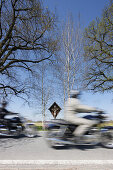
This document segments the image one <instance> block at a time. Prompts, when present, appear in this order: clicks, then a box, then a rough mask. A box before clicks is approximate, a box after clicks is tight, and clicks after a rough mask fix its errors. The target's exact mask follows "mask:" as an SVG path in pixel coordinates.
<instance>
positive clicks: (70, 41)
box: [60, 15, 82, 102]
mask: <svg viewBox="0 0 113 170" xmlns="http://www.w3.org/2000/svg"><path fill="white" fill-rule="evenodd" d="M62 39H63V41H62V44H63V56H62V58H61V59H60V62H61V65H60V67H61V68H60V69H61V70H62V73H61V74H62V77H61V74H60V78H61V81H62V83H63V89H64V102H65V98H66V96H68V97H69V92H70V90H71V89H73V88H76V89H77V88H78V79H79V80H80V69H81V66H82V57H81V54H82V33H81V30H80V21H79V22H78V24H77V25H76V26H75V25H74V22H73V18H72V16H71V15H69V16H68V17H67V21H66V23H65V24H64V28H63V33H62Z"/></svg>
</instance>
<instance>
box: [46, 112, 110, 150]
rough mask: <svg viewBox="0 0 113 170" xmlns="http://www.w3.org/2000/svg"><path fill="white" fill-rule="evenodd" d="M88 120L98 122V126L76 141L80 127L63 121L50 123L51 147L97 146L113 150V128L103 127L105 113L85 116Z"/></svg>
mask: <svg viewBox="0 0 113 170" xmlns="http://www.w3.org/2000/svg"><path fill="white" fill-rule="evenodd" d="M84 118H86V119H90V120H97V122H98V123H97V124H95V125H94V126H93V127H91V128H89V130H88V131H87V132H86V133H85V134H84V135H83V136H82V137H81V138H80V139H78V140H77V139H76V138H75V136H74V135H73V132H74V130H75V129H76V128H77V127H78V125H74V124H72V123H70V122H67V121H65V120H63V119H56V120H52V121H50V122H49V123H48V124H47V125H46V127H47V133H46V140H47V142H48V144H49V146H50V147H52V148H58V147H61V146H69V145H97V144H99V143H100V144H101V145H102V146H103V147H106V148H112V149H113V126H104V127H101V126H100V125H102V123H105V122H106V115H105V114H104V113H97V114H94V115H93V114H92V115H86V116H84Z"/></svg>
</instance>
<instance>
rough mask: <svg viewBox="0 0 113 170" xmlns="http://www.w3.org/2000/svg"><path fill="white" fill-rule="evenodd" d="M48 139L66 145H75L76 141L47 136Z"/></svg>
mask: <svg viewBox="0 0 113 170" xmlns="http://www.w3.org/2000/svg"><path fill="white" fill-rule="evenodd" d="M47 140H48V141H55V142H56V143H59V144H61V143H62V144H65V145H75V143H74V142H71V141H66V140H62V139H57V138H47Z"/></svg>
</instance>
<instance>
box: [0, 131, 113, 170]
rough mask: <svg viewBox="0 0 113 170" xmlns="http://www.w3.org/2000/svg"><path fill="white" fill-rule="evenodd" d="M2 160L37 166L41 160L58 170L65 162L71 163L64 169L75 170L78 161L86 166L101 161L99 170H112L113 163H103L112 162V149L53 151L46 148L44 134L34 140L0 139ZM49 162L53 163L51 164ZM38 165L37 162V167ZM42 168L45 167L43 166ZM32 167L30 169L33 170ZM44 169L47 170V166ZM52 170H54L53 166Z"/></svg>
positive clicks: (82, 167) (76, 148) (81, 147)
mask: <svg viewBox="0 0 113 170" xmlns="http://www.w3.org/2000/svg"><path fill="white" fill-rule="evenodd" d="M4 160H5V161H7V160H9V161H10V160H15V161H16V160H21V161H24V160H27V161H30V160H32V161H35V163H36V164H37V162H36V161H41V160H42V161H50V162H49V163H50V164H54V165H56V167H57V165H58V164H60V166H59V167H57V168H56V169H60V168H61V169H62V164H65V163H66V161H67V162H68V161H72V163H71V162H68V163H67V164H66V167H67V168H68V166H69V164H71V167H70V168H69V169H73V166H74V168H75V164H76V163H78V162H79V161H86V164H87V162H89V161H96V160H101V161H102V162H101V163H99V164H98V167H97V169H98V168H99V166H101V167H102V169H103V167H104V168H105V167H106V166H107V169H106V170H109V166H110V169H111V166H112V169H113V163H110V164H109V163H108V164H106V166H105V165H104V164H103V163H105V161H106V160H110V161H111V162H112V160H113V149H106V148H102V147H101V146H96V147H92V146H84V147H83V146H72V147H69V148H62V149H57V150H55V149H52V148H50V147H48V145H47V143H46V141H45V138H44V132H41V133H40V134H39V136H37V137H36V138H26V137H24V136H22V137H20V138H18V139H15V138H11V137H10V138H5V137H2V138H0V161H4ZM51 161H53V163H52V162H51ZM55 161H57V162H55ZM62 161H64V162H62ZM27 163H28V162H27ZM73 163H74V164H73ZM92 163H95V162H91V163H90V164H89V165H88V167H89V169H90V168H91V167H90V166H92ZM97 163H98V162H97ZM39 164H40V163H39V162H38V164H37V165H39ZM46 164H48V162H46ZM83 165H84V163H83V162H82V163H81V164H79V165H76V168H75V169H77V167H78V169H77V170H79V169H80V167H81V169H80V170H82V169H84V166H83ZM2 166H4V165H2ZM24 166H25V165H24ZM32 166H33V167H34V163H32ZM43 166H45V165H44V164H43ZM95 166H97V164H95ZM95 166H94V167H95ZM20 167H21V166H20ZM33 167H32V168H31V169H33ZM41 167H42V166H40V168H39V169H41ZM66 167H65V168H66ZM88 167H87V170H88ZM101 167H100V168H99V169H101ZM52 168H53V166H52V167H51V168H50V167H49V169H52ZM65 168H63V169H65ZM0 169H1V167H0ZM45 169H47V166H46V168H45ZM53 169H55V166H54V168H53ZM92 169H93V168H92Z"/></svg>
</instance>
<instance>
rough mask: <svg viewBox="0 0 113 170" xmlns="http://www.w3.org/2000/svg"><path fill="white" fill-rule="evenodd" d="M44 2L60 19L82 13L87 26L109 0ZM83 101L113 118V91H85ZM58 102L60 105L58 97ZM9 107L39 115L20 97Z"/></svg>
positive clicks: (49, 0) (47, 0)
mask: <svg viewBox="0 0 113 170" xmlns="http://www.w3.org/2000/svg"><path fill="white" fill-rule="evenodd" d="M43 2H44V6H45V7H48V8H49V9H50V10H51V11H56V13H57V15H58V19H59V21H63V20H65V19H66V16H67V15H68V13H72V16H73V19H74V21H75V22H76V21H77V19H78V15H79V14H80V18H81V24H82V26H83V28H85V27H87V26H88V25H89V23H90V22H91V21H92V20H94V19H95V18H96V17H100V16H101V15H102V10H103V8H104V7H105V6H106V5H107V4H108V3H109V0H43ZM81 101H82V102H83V103H84V104H88V105H90V106H95V107H98V108H101V109H103V110H105V111H106V112H107V113H108V114H109V116H110V118H111V119H112V120H113V93H105V94H99V93H97V94H92V93H83V96H82V98H81ZM56 102H57V103H58V104H59V105H60V102H59V101H58V100H57V99H56ZM9 109H10V110H12V111H15V112H20V113H23V114H24V115H28V114H29V115H30V114H31V116H34V118H35V117H36V119H37V117H39V115H38V116H36V114H35V113H36V112H37V110H36V109H35V108H29V107H28V106H27V105H24V104H22V101H20V99H16V100H15V102H11V104H10V105H9ZM17 110H18V111H17ZM62 116H63V110H62V111H61V113H60V114H59V115H58V118H60V117H62ZM48 118H52V116H51V115H50V116H49V117H48ZM39 119H40V118H39ZM39 119H38V120H39Z"/></svg>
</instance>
